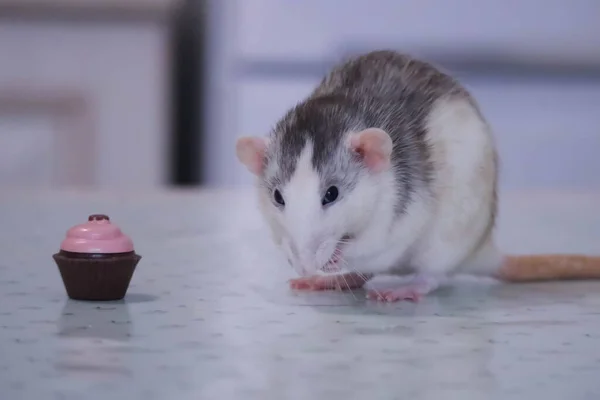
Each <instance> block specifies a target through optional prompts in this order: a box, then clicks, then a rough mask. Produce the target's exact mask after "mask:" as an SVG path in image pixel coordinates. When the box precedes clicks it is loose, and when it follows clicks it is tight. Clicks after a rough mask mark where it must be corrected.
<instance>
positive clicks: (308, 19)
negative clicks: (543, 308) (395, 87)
mask: <svg viewBox="0 0 600 400" xmlns="http://www.w3.org/2000/svg"><path fill="white" fill-rule="evenodd" d="M378 48H394V49H398V50H401V51H405V52H409V53H412V54H414V55H416V56H419V57H422V58H424V59H426V60H428V61H432V62H434V63H436V64H438V65H440V66H442V67H444V68H445V69H447V70H449V71H450V72H451V73H453V74H454V75H455V76H456V77H457V78H459V79H460V80H461V81H462V82H463V84H464V85H466V86H467V88H468V89H470V90H471V92H472V93H473V95H474V96H475V97H476V98H477V100H478V101H479V103H480V105H481V107H482V110H483V112H484V114H485V115H486V117H487V118H488V119H489V121H490V122H491V124H492V126H493V127H494V130H495V134H496V140H497V144H498V148H499V152H500V157H501V162H502V174H501V186H503V187H505V188H510V189H519V188H550V189H552V188H560V189H567V190H581V189H590V188H592V189H600V1H597V0H519V1H517V0H505V1H502V2H499V1H498V2H492V1H488V2H482V1H476V0H453V1H452V2H449V1H445V0H404V1H399V0H344V1H342V0H212V1H208V0H207V1H202V0H0V194H1V193H2V190H7V189H8V188H11V187H15V186H16V187H28V188H50V187H51V188H65V187H70V188H73V187H74V188H79V187H81V188H84V187H91V188H95V189H105V190H120V189H131V190H153V189H157V188H159V189H160V188H167V187H173V186H188V187H189V186H192V187H198V186H210V187H219V186H234V185H246V184H249V183H250V179H251V178H250V176H249V174H247V173H246V172H245V170H244V169H243V168H242V167H241V166H240V165H239V164H238V163H237V161H236V159H235V154H234V143H235V139H236V138H237V137H239V136H241V135H248V134H252V135H263V134H266V133H267V132H268V130H269V129H270V127H271V126H272V125H273V124H274V123H275V122H276V120H277V119H278V118H279V117H280V116H281V115H282V114H283V112H284V111H285V110H286V109H287V108H288V107H290V106H292V105H293V104H295V103H296V102H297V101H298V100H300V99H301V98H302V97H303V96H305V95H307V94H308V93H309V92H310V91H311V89H312V88H313V87H314V85H315V84H316V83H317V82H318V81H319V80H320V78H321V77H322V75H323V74H324V73H325V72H326V71H327V69H328V68H329V67H331V65H332V64H333V63H335V62H336V61H337V60H339V59H340V58H341V57H343V56H345V55H348V54H353V53H358V52H363V51H369V50H374V49H378Z"/></svg>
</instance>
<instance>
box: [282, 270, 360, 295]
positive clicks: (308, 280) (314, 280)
mask: <svg viewBox="0 0 600 400" xmlns="http://www.w3.org/2000/svg"><path fill="white" fill-rule="evenodd" d="M368 279H370V276H364V275H358V274H354V273H349V274H339V275H327V276H323V275H315V276H308V277H304V278H295V279H292V280H290V288H292V289H294V290H305V291H319V290H351V289H360V288H361V287H362V286H363V285H364V284H365V282H366V281H367V280H368Z"/></svg>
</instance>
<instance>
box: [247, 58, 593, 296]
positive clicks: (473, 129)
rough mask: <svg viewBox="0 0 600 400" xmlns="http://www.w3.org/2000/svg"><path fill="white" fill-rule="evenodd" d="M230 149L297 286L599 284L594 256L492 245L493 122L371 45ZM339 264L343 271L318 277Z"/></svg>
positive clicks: (461, 93) (448, 87)
mask: <svg viewBox="0 0 600 400" xmlns="http://www.w3.org/2000/svg"><path fill="white" fill-rule="evenodd" d="M236 151H237V156H238V158H239V160H240V161H241V162H242V163H243V164H244V165H245V166H246V167H247V168H248V170H250V171H251V172H252V173H253V174H255V175H256V177H257V182H258V194H259V198H260V201H259V203H260V207H261V210H262V213H263V215H264V217H265V219H266V221H267V222H268V224H269V226H270V228H271V231H272V233H273V237H274V240H275V242H276V244H277V245H278V246H280V247H281V248H282V249H283V251H284V252H285V254H286V255H287V258H288V260H289V262H290V264H291V265H292V266H293V267H294V269H295V270H296V271H297V272H298V273H299V274H300V276H301V277H300V278H298V279H293V280H292V281H291V287H292V288H295V289H304V290H326V289H334V288H343V287H347V288H348V289H350V288H357V287H361V286H362V285H364V283H365V282H366V281H368V280H369V279H371V278H372V277H373V276H375V275H377V274H390V273H392V274H408V273H412V274H414V275H413V276H414V278H413V279H412V281H411V282H410V283H408V284H404V285H403V286H398V287H396V288H392V289H389V290H385V291H383V292H381V291H368V292H367V293H368V294H367V296H368V297H370V298H374V299H377V300H381V301H396V300H403V299H406V300H415V301H416V300H418V299H419V298H420V297H421V296H424V295H426V294H428V293H430V292H431V291H433V290H435V289H436V288H437V287H438V286H439V285H440V284H441V283H442V282H443V281H444V280H445V279H446V278H448V277H450V276H451V275H453V274H456V273H470V274H474V275H486V276H491V277H495V278H498V279H500V280H504V281H535V280H548V279H586V278H600V258H596V257H587V256H579V255H539V256H508V255H504V254H503V253H502V252H500V251H499V250H498V249H497V248H496V246H495V243H494V238H493V230H494V224H495V219H496V211H497V173H498V172H497V170H498V161H497V160H498V157H497V152H496V148H495V144H494V140H493V137H492V132H491V129H490V127H489V125H488V123H487V122H486V120H485V119H484V117H483V116H482V113H481V112H480V110H479V108H478V106H477V104H476V102H475V100H474V99H473V97H472V96H471V95H470V94H469V93H468V92H467V90H466V89H465V88H464V87H463V86H461V85H460V84H459V83H458V82H457V81H456V80H455V79H453V78H452V77H450V76H449V75H448V74H446V73H443V72H442V71H441V70H439V69H438V68H436V67H434V66H433V65H431V64H429V63H427V62H424V61H421V60H417V59H414V58H412V57H410V56H408V55H405V54H401V53H398V52H394V51H387V50H382V51H373V52H370V53H367V54H363V55H360V56H357V57H354V58H351V59H349V60H347V61H345V62H343V63H340V64H339V65H338V66H336V67H334V68H333V69H332V71H331V72H330V73H329V74H328V75H327V76H326V77H325V78H324V79H323V80H322V81H321V83H320V84H319V85H318V87H317V88H316V89H315V90H314V91H313V92H312V93H311V94H310V95H309V96H308V97H307V98H306V99H305V100H303V101H302V102H300V103H299V104H297V105H296V106H295V107H293V108H292V109H291V110H289V111H288V112H287V114H286V115H285V116H284V117H283V118H282V119H281V120H280V121H279V122H278V123H277V124H276V126H275V127H274V129H273V130H272V132H271V134H270V135H269V136H268V137H243V138H240V139H238V141H237V145H236ZM332 270H337V271H347V272H343V273H339V274H334V275H331V274H328V275H324V274H322V272H323V271H332Z"/></svg>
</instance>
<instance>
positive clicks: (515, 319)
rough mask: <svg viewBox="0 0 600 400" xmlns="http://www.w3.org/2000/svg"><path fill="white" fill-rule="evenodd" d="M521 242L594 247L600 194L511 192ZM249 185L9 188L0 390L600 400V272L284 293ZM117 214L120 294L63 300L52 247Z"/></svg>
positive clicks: (503, 233)
mask: <svg viewBox="0 0 600 400" xmlns="http://www.w3.org/2000/svg"><path fill="white" fill-rule="evenodd" d="M501 200H502V208H501V214H500V215H501V220H500V224H499V239H500V240H499V241H500V243H501V244H502V245H503V247H504V248H506V249H508V250H511V251H514V252H521V253H522V252H537V251H570V252H585V253H594V252H596V253H600V193H598V194H552V193H538V194H535V193H514V194H506V195H503V196H502V198H501ZM253 207H254V202H253V198H252V196H248V194H247V193H245V192H221V193H198V192H180V193H177V192H171V193H156V194H118V195H117V194H104V195H92V194H86V193H79V192H62V193H56V192H44V193H38V192H3V193H2V195H1V196H0V254H2V258H1V259H0V399H2V400H21V399H26V400H30V399H31V400H33V399H35V400H37V399H53V400H54V399H68V400H70V399H90V400H96V399H97V400H106V399H110V400H121V399H127V400H133V399H145V400H151V399H169V400H172V399H177V400H188V399H190V400H192V399H193V400H197V399H247V400H249V399H264V400H270V399H274V400H275V399H276V400H280V399H302V400H305V399H306V400H308V399H344V400H347V399H371V400H372V399H410V400H421V399H460V400H468V399H502V400H506V399H534V398H536V397H539V398H542V399H544V400H549V399H561V400H562V399H570V400H573V399H599V398H600V379H599V378H600V282H573V283H562V282H561V283H548V284H535V285H514V286H509V285H498V284H491V283H489V282H479V281H472V280H468V279H459V280H457V282H455V284H454V286H452V287H449V288H445V289H442V290H440V291H439V292H438V293H436V294H435V295H432V296H430V297H427V298H425V299H424V300H423V301H422V302H421V303H419V304H412V303H398V304H374V303H371V302H369V301H366V300H365V299H364V293H363V292H361V291H357V292H355V293H354V294H351V293H321V294H315V293H309V294H294V293H291V292H290V291H288V289H287V285H286V279H287V278H289V277H291V276H292V271H291V269H290V268H289V267H287V266H286V264H285V262H284V260H283V259H282V258H281V256H280V255H279V254H278V253H276V252H275V251H274V250H273V248H272V247H271V245H270V242H269V238H268V236H267V235H266V232H265V230H264V229H263V227H262V225H261V223H260V220H259V218H258V215H257V214H256V212H255V211H254V208H253ZM98 212H100V213H107V214H109V215H110V216H111V218H112V219H113V221H115V222H116V223H117V224H118V225H119V226H120V227H121V228H122V229H123V230H124V231H125V232H126V233H127V234H129V235H130V236H132V237H133V239H134V242H135V244H136V249H137V251H138V252H139V253H140V254H142V256H143V259H142V261H141V262H140V264H139V266H138V269H137V271H136V273H135V275H134V277H133V280H132V284H131V287H130V289H129V292H128V295H127V297H126V298H125V300H124V301H121V302H114V303H85V302H75V301H70V300H68V299H67V297H66V295H65V292H64V288H63V286H62V282H61V280H60V276H59V274H58V271H57V268H56V266H55V265H54V263H53V260H52V258H51V255H52V254H53V253H54V252H55V251H56V250H57V248H58V245H59V243H60V241H61V239H62V238H63V236H64V233H65V231H66V229H67V228H69V227H70V226H71V225H74V224H77V223H80V222H82V220H84V219H85V218H86V217H87V215H88V214H91V213H98Z"/></svg>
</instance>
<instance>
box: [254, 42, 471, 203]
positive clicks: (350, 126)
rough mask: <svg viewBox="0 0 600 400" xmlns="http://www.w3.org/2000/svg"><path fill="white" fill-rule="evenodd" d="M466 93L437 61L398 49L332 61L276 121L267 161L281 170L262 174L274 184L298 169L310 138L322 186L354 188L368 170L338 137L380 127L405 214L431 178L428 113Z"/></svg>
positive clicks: (267, 183) (269, 184)
mask: <svg viewBox="0 0 600 400" xmlns="http://www.w3.org/2000/svg"><path fill="white" fill-rule="evenodd" d="M448 96H462V97H466V98H469V95H468V93H467V92H466V90H464V89H463V88H462V86H461V85H459V84H458V83H457V82H456V81H455V80H454V79H453V78H451V77H450V76H449V75H446V74H444V73H443V72H441V71H440V70H438V69H437V68H435V67H433V66H432V65H430V64H428V63H426V62H423V61H419V60H416V59H414V58H411V57H410V56H408V55H404V54H400V53H397V52H394V51H384V50H382V51H374V52H371V53H367V54H364V55H361V56H358V57H354V58H351V59H349V60H347V61H345V62H343V63H340V64H339V65H337V66H336V67H334V68H333V69H332V70H331V71H330V73H329V74H327V76H325V77H324V79H323V80H322V81H321V83H320V84H319V85H318V87H317V88H316V89H315V90H314V91H313V92H312V93H311V94H310V96H309V97H308V98H306V99H305V100H304V101H302V102H300V103H299V104H297V105H296V106H295V107H293V108H292V109H291V110H289V111H288V112H287V114H286V115H285V116H284V117H283V118H282V119H281V120H280V121H279V122H278V123H277V124H276V126H275V128H274V129H273V131H272V133H271V140H272V146H270V149H269V152H268V154H267V163H272V162H274V163H276V164H277V168H272V169H267V171H271V172H270V173H268V174H267V175H266V176H265V177H264V182H263V183H264V186H266V188H268V189H269V190H273V189H274V188H275V187H277V186H279V185H281V184H283V183H285V182H286V181H287V180H288V179H289V178H290V177H291V175H292V174H293V172H294V169H295V165H296V161H297V159H298V156H299V155H300V152H301V151H302V149H303V148H304V147H305V145H306V142H307V140H310V141H312V143H313V145H314V146H313V147H314V150H313V157H312V163H313V165H314V167H315V168H316V170H317V171H318V172H319V175H320V176H321V179H322V185H323V190H325V189H326V188H327V187H328V186H329V185H333V184H335V185H338V186H340V188H341V190H340V194H341V195H343V194H344V193H347V192H349V191H350V190H351V189H352V188H353V186H354V184H355V183H356V182H357V180H358V179H359V178H360V177H361V175H364V174H366V171H365V170H364V168H363V167H362V164H361V163H360V161H359V160H358V158H357V156H356V155H355V154H352V153H351V152H349V151H348V150H347V149H345V148H344V146H341V143H342V142H341V140H342V138H343V137H344V136H345V134H346V133H347V132H349V131H355V132H356V131H360V130H362V129H366V128H371V127H375V128H381V129H383V130H385V131H386V132H388V134H389V135H390V136H391V137H392V140H393V143H394V148H393V154H392V165H393V169H394V172H395V176H396V183H397V188H396V190H397V193H398V204H397V209H398V211H399V212H401V211H402V210H403V209H404V208H405V206H406V205H407V204H408V202H409V201H410V198H411V195H412V194H413V193H414V191H415V189H416V188H418V187H423V186H426V185H427V183H428V182H429V180H430V174H431V172H432V165H431V161H430V157H429V148H428V144H427V143H426V140H425V133H426V132H425V130H426V122H427V117H428V115H429V113H430V111H431V109H432V107H433V105H434V102H435V101H436V100H438V99H440V98H442V97H448Z"/></svg>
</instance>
